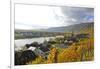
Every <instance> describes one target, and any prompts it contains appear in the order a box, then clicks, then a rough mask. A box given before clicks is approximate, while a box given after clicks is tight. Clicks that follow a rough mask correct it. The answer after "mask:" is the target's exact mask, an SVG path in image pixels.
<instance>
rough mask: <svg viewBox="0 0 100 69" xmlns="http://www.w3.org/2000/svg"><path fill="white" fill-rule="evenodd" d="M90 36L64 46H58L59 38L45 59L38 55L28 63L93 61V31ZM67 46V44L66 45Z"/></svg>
mask: <svg viewBox="0 0 100 69" xmlns="http://www.w3.org/2000/svg"><path fill="white" fill-rule="evenodd" d="M90 33H91V36H90V38H83V39H80V41H78V42H74V43H72V44H71V45H70V46H68V47H66V48H60V47H59V44H60V41H59V39H55V41H56V42H57V43H56V44H53V45H52V47H51V48H50V52H49V54H48V57H47V59H44V58H42V57H41V56H38V58H36V60H33V61H32V62H29V63H28V64H48V63H64V62H80V61H93V60H94V38H93V31H92V32H90ZM60 40H62V39H60ZM66 46H67V45H66Z"/></svg>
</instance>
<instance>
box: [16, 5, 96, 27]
mask: <svg viewBox="0 0 100 69" xmlns="http://www.w3.org/2000/svg"><path fill="white" fill-rule="evenodd" d="M93 21H94V9H93V8H84V7H68V6H66V7H64V6H62V7H61V6H40V5H19V4H17V5H15V28H18V29H41V28H42V29H45V28H50V27H61V26H67V25H72V24H77V23H87V22H93Z"/></svg>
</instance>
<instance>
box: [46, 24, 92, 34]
mask: <svg viewBox="0 0 100 69" xmlns="http://www.w3.org/2000/svg"><path fill="white" fill-rule="evenodd" d="M93 27H94V22H91V23H81V24H75V25H70V26H64V27H53V28H49V29H46V30H45V31H48V32H71V31H74V32H80V31H81V30H86V29H89V28H93Z"/></svg>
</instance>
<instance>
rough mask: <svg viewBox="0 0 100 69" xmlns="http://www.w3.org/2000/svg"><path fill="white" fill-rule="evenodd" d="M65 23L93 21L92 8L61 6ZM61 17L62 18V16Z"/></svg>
mask: <svg viewBox="0 0 100 69" xmlns="http://www.w3.org/2000/svg"><path fill="white" fill-rule="evenodd" d="M61 9H62V13H63V14H64V17H65V20H64V22H65V24H66V23H70V24H75V23H85V22H93V21H94V9H93V8H83V7H61ZM64 17H63V18H64Z"/></svg>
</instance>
